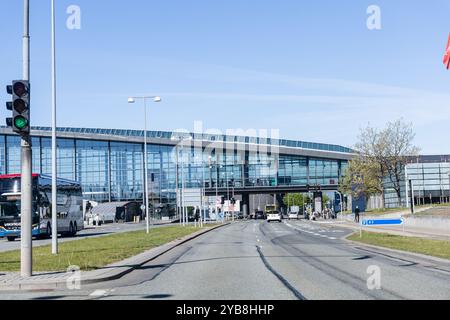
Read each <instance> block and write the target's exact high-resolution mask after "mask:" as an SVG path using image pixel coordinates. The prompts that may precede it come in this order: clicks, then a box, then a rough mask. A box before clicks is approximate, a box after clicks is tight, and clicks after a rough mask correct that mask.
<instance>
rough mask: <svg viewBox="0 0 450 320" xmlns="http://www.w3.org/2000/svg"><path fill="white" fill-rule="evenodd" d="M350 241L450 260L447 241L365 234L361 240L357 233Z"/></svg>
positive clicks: (449, 245) (449, 243) (349, 238)
mask: <svg viewBox="0 0 450 320" xmlns="http://www.w3.org/2000/svg"><path fill="white" fill-rule="evenodd" d="M347 239H348V240H351V241H355V242H360V243H365V244H370V245H375V246H380V247H385V248H390V249H396V250H402V251H407V252H413V253H420V254H424V255H428V256H433V257H437V258H443V259H449V260H450V242H449V241H445V240H432V239H424V238H417V237H402V236H397V235H391V234H385V233H373V232H363V237H362V238H361V237H360V235H359V232H358V233H355V234H353V235H351V236H350V237H348V238H347Z"/></svg>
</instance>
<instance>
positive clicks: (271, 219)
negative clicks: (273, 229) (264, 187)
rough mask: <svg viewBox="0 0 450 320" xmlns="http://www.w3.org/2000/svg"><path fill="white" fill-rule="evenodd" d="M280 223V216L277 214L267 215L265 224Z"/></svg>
mask: <svg viewBox="0 0 450 320" xmlns="http://www.w3.org/2000/svg"><path fill="white" fill-rule="evenodd" d="M274 221H275V222H282V221H281V215H280V214H279V213H278V212H272V213H268V214H267V222H269V223H270V222H274Z"/></svg>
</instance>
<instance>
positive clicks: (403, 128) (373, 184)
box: [341, 119, 419, 206]
mask: <svg viewBox="0 0 450 320" xmlns="http://www.w3.org/2000/svg"><path fill="white" fill-rule="evenodd" d="M414 138H415V134H414V132H413V128H412V124H411V123H405V122H404V121H403V120H402V119H400V120H397V121H395V122H389V123H388V124H387V126H386V128H384V129H382V130H379V129H376V128H373V127H371V126H370V125H369V126H367V127H366V128H365V129H362V130H361V132H360V135H359V137H358V143H356V145H355V147H354V149H355V151H356V157H355V158H354V159H353V160H351V161H350V162H349V167H348V169H347V172H346V174H345V176H344V178H343V180H342V182H341V190H342V191H344V192H352V180H353V176H354V175H355V174H359V175H361V176H363V177H364V181H363V182H364V183H363V187H362V190H356V192H366V193H367V194H368V195H373V194H381V195H382V197H383V206H384V205H385V196H384V190H385V182H386V180H387V181H388V182H389V183H390V185H391V186H392V188H393V189H394V190H395V192H396V194H397V199H398V204H399V206H401V184H402V181H403V179H402V177H403V172H404V167H405V165H406V164H407V162H408V159H409V158H410V157H414V156H417V154H418V153H419V149H418V148H417V147H415V146H414V145H413V140H414Z"/></svg>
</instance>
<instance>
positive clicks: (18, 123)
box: [14, 116, 28, 130]
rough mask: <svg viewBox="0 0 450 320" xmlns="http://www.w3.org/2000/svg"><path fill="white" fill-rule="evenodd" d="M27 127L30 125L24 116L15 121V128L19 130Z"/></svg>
mask: <svg viewBox="0 0 450 320" xmlns="http://www.w3.org/2000/svg"><path fill="white" fill-rule="evenodd" d="M27 125H28V121H27V119H25V118H24V117H22V116H18V117H16V118H15V119H14V126H15V127H16V128H17V129H19V130H22V129H24V128H25V127H26V126H27Z"/></svg>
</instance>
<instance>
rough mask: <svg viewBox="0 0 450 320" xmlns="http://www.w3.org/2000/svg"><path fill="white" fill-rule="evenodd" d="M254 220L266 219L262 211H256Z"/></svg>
mask: <svg viewBox="0 0 450 320" xmlns="http://www.w3.org/2000/svg"><path fill="white" fill-rule="evenodd" d="M255 219H256V220H265V219H266V215H265V214H264V212H263V211H256V213H255Z"/></svg>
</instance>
